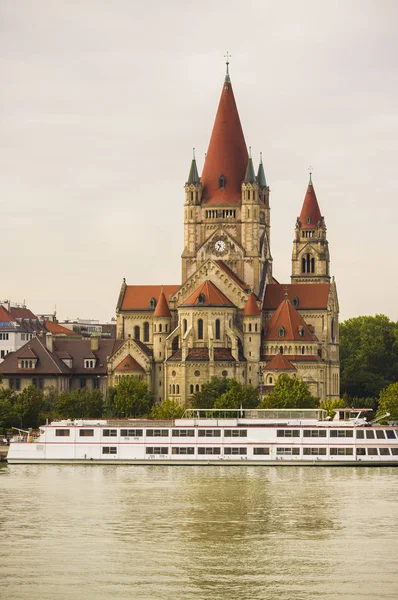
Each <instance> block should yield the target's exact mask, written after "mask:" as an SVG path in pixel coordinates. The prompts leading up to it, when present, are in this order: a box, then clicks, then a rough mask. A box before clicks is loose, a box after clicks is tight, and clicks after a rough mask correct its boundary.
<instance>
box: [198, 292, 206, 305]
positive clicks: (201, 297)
mask: <svg viewBox="0 0 398 600" xmlns="http://www.w3.org/2000/svg"><path fill="white" fill-rule="evenodd" d="M204 303H205V295H204V294H199V296H198V304H204Z"/></svg>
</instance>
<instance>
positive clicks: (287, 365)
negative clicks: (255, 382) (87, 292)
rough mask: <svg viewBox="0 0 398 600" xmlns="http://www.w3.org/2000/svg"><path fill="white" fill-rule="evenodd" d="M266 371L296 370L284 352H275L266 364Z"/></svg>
mask: <svg viewBox="0 0 398 600" xmlns="http://www.w3.org/2000/svg"><path fill="white" fill-rule="evenodd" d="M265 370H266V371H297V369H296V367H294V366H293V365H292V363H291V362H289V361H288V360H287V358H286V356H285V355H284V354H275V355H274V356H273V357H272V358H271V360H270V362H269V363H267V366H266V367H265Z"/></svg>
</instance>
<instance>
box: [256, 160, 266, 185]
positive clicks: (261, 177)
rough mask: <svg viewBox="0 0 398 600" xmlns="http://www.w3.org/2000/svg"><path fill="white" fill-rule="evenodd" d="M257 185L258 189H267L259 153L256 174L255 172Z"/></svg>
mask: <svg viewBox="0 0 398 600" xmlns="http://www.w3.org/2000/svg"><path fill="white" fill-rule="evenodd" d="M257 183H258V185H259V187H260V189H262V190H263V189H264V188H266V187H267V180H266V179H265V172H264V166H263V153H262V152H260V164H259V166H258V172H257Z"/></svg>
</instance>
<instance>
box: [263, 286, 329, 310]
mask: <svg viewBox="0 0 398 600" xmlns="http://www.w3.org/2000/svg"><path fill="white" fill-rule="evenodd" d="M285 293H287V295H288V298H289V300H290V301H291V302H292V303H293V304H294V306H295V307H296V308H297V309H298V310H314V309H326V308H327V306H328V300H329V293H330V283H290V284H287V285H281V284H279V283H269V284H268V285H267V286H266V288H265V296H264V303H263V309H264V310H275V309H276V308H277V307H278V306H279V304H280V303H281V302H282V300H283V299H284V297H285Z"/></svg>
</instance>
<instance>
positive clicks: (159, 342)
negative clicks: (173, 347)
mask: <svg viewBox="0 0 398 600" xmlns="http://www.w3.org/2000/svg"><path fill="white" fill-rule="evenodd" d="M170 331H171V312H170V308H169V305H168V303H167V300H166V296H165V295H164V291H163V288H162V291H161V292H160V296H159V300H158V301H157V304H156V308H155V311H154V313H153V358H154V360H155V362H163V361H164V360H165V358H166V353H165V349H166V338H167V336H168V335H169V334H170Z"/></svg>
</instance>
